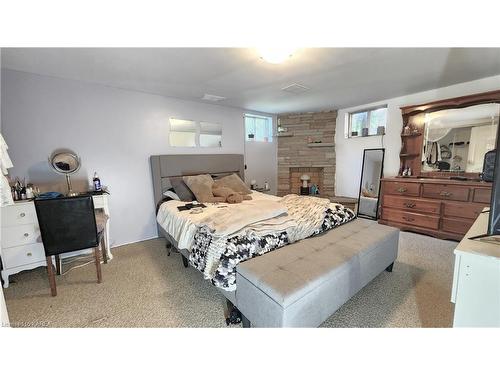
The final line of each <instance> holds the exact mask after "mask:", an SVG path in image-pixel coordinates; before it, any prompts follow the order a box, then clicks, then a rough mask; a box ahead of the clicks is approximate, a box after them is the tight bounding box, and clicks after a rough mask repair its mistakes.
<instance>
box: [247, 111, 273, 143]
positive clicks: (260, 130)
mask: <svg viewBox="0 0 500 375" xmlns="http://www.w3.org/2000/svg"><path fill="white" fill-rule="evenodd" d="M245 139H246V141H247V142H272V141H273V119H272V117H265V116H258V115H249V114H246V115H245Z"/></svg>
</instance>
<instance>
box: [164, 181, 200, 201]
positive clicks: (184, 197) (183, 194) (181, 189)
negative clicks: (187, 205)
mask: <svg viewBox="0 0 500 375" xmlns="http://www.w3.org/2000/svg"><path fill="white" fill-rule="evenodd" d="M169 180H170V185H172V188H173V189H174V192H175V194H177V196H178V197H179V199H180V200H181V201H183V202H192V201H194V200H195V197H194V194H193V192H192V191H191V190H189V188H188V186H187V185H186V184H185V183H184V180H183V178H182V177H170V178H169Z"/></svg>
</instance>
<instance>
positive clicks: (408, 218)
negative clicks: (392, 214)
mask: <svg viewBox="0 0 500 375" xmlns="http://www.w3.org/2000/svg"><path fill="white" fill-rule="evenodd" d="M403 220H405V221H409V222H412V221H415V219H414V218H412V217H406V216H403Z"/></svg>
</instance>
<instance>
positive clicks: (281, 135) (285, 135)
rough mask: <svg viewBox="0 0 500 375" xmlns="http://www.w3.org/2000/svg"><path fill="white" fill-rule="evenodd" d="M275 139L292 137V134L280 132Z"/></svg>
mask: <svg viewBox="0 0 500 375" xmlns="http://www.w3.org/2000/svg"><path fill="white" fill-rule="evenodd" d="M276 137H293V133H292V132H281V133H278V134H276Z"/></svg>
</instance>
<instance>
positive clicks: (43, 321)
mask: <svg viewBox="0 0 500 375" xmlns="http://www.w3.org/2000/svg"><path fill="white" fill-rule="evenodd" d="M455 246H456V243H455V242H451V241H442V240H437V239H434V238H431V237H426V236H421V235H418V234H412V233H401V237H400V246H399V256H398V260H397V262H396V264H395V265H394V272H392V273H388V272H383V273H382V274H381V275H379V276H378V277H376V278H375V279H374V280H373V281H372V282H371V283H370V284H369V285H367V286H366V287H365V288H364V289H362V290H361V291H360V292H359V293H358V294H357V295H356V296H354V297H353V298H352V299H351V300H349V301H348V302H347V303H346V304H345V305H344V306H342V307H341V308H340V309H339V310H338V311H337V312H336V313H335V314H333V315H332V316H331V317H330V318H329V319H328V320H327V321H326V322H325V323H324V324H323V325H322V327H450V326H451V323H452V315H453V309H452V304H451V303H450V294H451V285H452V273H453V249H454V247H455ZM113 254H114V255H115V258H114V259H113V260H112V261H111V262H110V263H109V264H107V265H103V280H104V281H103V283H102V284H97V283H96V274H95V267H94V266H93V265H92V264H91V265H88V266H85V267H82V268H78V269H75V270H72V271H70V272H69V273H68V274H66V275H63V276H57V287H58V296H57V297H55V298H52V297H51V296H50V290H49V285H48V280H47V275H46V270H45V269H44V268H38V269H35V270H32V271H25V272H22V273H20V274H18V275H14V276H11V285H10V287H9V288H8V289H4V292H5V298H6V301H7V308H8V311H9V316H10V320H11V324H12V325H13V326H30V327H32V326H43V327H45V326H48V327H225V321H224V315H223V306H224V303H223V301H224V299H223V297H222V296H221V295H220V294H219V293H218V291H217V289H216V288H215V287H212V286H211V285H210V284H209V283H208V282H207V281H204V280H203V279H202V277H201V274H200V273H199V272H198V271H196V270H195V269H193V268H188V269H185V268H184V267H183V266H182V262H181V259H180V255H178V254H172V255H171V256H170V257H167V255H166V251H165V247H164V240H162V239H155V240H149V241H143V242H140V243H136V244H132V245H126V246H122V247H119V248H115V249H113Z"/></svg>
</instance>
